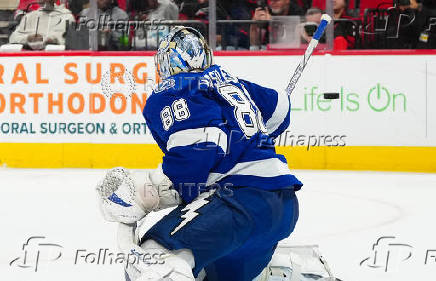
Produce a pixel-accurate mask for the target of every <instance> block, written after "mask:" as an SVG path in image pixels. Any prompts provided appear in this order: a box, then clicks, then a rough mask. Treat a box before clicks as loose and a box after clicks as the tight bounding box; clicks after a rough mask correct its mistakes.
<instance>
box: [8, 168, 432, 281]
mask: <svg viewBox="0 0 436 281" xmlns="http://www.w3.org/2000/svg"><path fill="white" fill-rule="evenodd" d="M103 174H104V171H103V170H84V169H66V170H65V169H61V170H33V169H0V192H1V193H0V195H1V197H0V198H1V199H0V218H1V227H0V280H6V281H33V280H40V281H60V280H62V281H70V280H71V281H87V280H90V281H91V280H92V281H94V280H105V281H121V280H123V276H122V269H121V268H120V266H119V265H114V264H112V265H111V264H109V263H108V261H107V260H106V261H105V264H101V262H100V264H96V261H94V263H91V262H92V259H93V257H94V256H92V255H89V256H88V257H87V259H86V261H87V262H88V263H86V262H85V258H83V257H79V258H78V259H77V261H76V260H75V258H76V251H77V250H85V251H86V252H85V251H82V252H81V253H85V254H87V253H91V252H98V250H99V249H100V248H101V249H105V248H108V249H109V250H110V251H111V252H117V248H116V243H115V241H116V240H115V231H116V226H115V225H114V224H111V223H107V222H104V221H103V220H102V218H101V216H100V213H99V211H98V209H97V205H96V198H95V196H96V194H95V192H94V186H95V183H96V182H97V181H98V180H99V179H100V178H101V177H102V176H103ZM295 174H296V175H297V177H299V178H300V179H301V180H302V181H303V182H304V184H305V185H304V187H303V189H302V190H301V191H300V192H298V197H299V200H300V220H299V222H298V224H297V227H296V229H295V232H294V233H293V234H292V235H291V237H290V238H289V239H287V240H286V241H284V243H289V244H292V245H303V244H318V245H319V246H320V250H321V252H322V253H323V254H324V256H325V258H326V259H327V261H328V262H329V264H330V267H331V268H332V270H333V271H334V272H335V273H336V275H337V276H338V277H340V278H341V279H343V280H346V281H349V280H351V281H352V280H357V281H378V280H380V281H390V280H395V281H400V280H407V281H410V280H414V281H415V280H436V260H435V258H434V257H433V258H432V257H431V256H436V225H435V224H436V220H435V214H436V174H415V173H380V172H336V171H335V172H333V171H300V170H299V171H295ZM31 236H44V237H45V239H41V240H38V241H41V242H39V243H54V244H59V245H61V246H62V248H61V249H59V248H57V247H56V246H39V247H35V246H34V247H33V248H29V247H27V248H26V249H27V253H28V254H27V261H26V263H24V260H23V253H24V251H23V250H22V247H23V243H24V242H25V241H26V240H27V239H28V238H29V237H31ZM382 236H395V237H396V238H395V239H392V240H385V241H387V243H392V244H407V245H409V246H404V245H390V246H386V247H379V248H378V257H379V258H378V260H377V262H376V263H374V261H373V259H370V260H368V261H367V262H364V263H363V264H362V265H360V263H361V261H362V260H364V259H365V258H368V257H373V256H374V252H373V251H372V246H373V244H374V243H375V242H376V240H377V239H378V238H380V237H382ZM35 241H37V240H35ZM38 249H39V252H40V259H39V265H38V269H37V272H35V268H34V262H33V261H34V259H35V257H36V253H37V252H38ZM388 249H389V250H390V251H389V252H390V258H389V263H388V269H387V272H385V269H386V266H385V265H386V262H385V261H386V259H385V257H386V255H385V254H386V253H387V250H388ZM427 250H435V251H430V252H428V257H427V261H426V254H427ZM59 252H62V256H61V257H60V258H59V259H58V260H56V261H49V260H47V259H50V258H53V257H56V256H57V255H58V253H59ZM409 253H411V254H412V255H411V257H409V258H408V259H407V260H405V261H402V260H403V259H405V258H406V257H408V256H409ZM17 257H20V259H19V260H17V261H16V262H14V263H12V265H10V262H11V261H12V260H14V259H15V258H17ZM371 264H372V265H373V267H369V266H368V265H371ZM18 265H28V266H29V267H28V268H24V267H19V266H18ZM378 266H379V267H378Z"/></svg>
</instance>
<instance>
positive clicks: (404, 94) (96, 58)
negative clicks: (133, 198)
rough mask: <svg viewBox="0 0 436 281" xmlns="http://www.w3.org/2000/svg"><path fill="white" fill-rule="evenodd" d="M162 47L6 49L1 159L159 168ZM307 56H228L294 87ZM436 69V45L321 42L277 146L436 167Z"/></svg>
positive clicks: (365, 162) (327, 157) (321, 165)
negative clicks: (156, 56) (152, 117)
mask: <svg viewBox="0 0 436 281" xmlns="http://www.w3.org/2000/svg"><path fill="white" fill-rule="evenodd" d="M260 54H263V55H262V56H260ZM152 55H153V53H150V52H132V53H127V55H126V53H123V54H122V55H121V54H117V53H114V52H108V53H98V52H97V53H93V52H65V53H49V54H47V53H45V54H44V53H37V52H33V53H20V54H0V164H2V165H4V166H8V167H49V168H61V167H92V168H108V167H113V166H120V165H122V166H127V167H132V168H154V167H156V166H157V164H158V163H159V162H160V161H161V159H162V153H161V152H160V151H159V149H158V147H157V145H156V144H155V142H154V141H153V138H152V136H151V134H150V133H149V131H148V129H147V128H146V124H145V121H144V119H143V117H142V114H141V110H142V107H143V106H144V104H145V103H146V98H147V97H148V96H149V94H150V93H151V89H152V87H153V85H154V84H155V82H156V79H157V77H156V73H155V68H154V64H153V57H152ZM299 58H300V57H299V53H295V52H266V53H258V52H236V53H217V56H216V62H217V63H218V64H220V65H222V66H224V67H225V68H227V69H228V70H229V71H230V72H231V73H233V74H234V75H236V76H238V77H241V78H244V79H248V80H251V81H255V82H257V83H259V84H262V85H265V86H268V87H272V88H275V89H283V88H284V87H285V86H286V83H287V81H288V79H289V76H290V73H292V72H293V69H294V67H295V66H296V65H297V63H298V60H299ZM435 76H436V52H434V51H425V52H413V53H408V52H403V51H394V52H385V53H373V52H366V51H363V52H318V53H317V54H316V55H315V56H314V57H313V58H312V60H311V62H310V63H309V65H308V66H307V68H306V70H305V73H304V74H303V76H302V78H301V80H300V82H299V84H298V86H297V88H296V89H295V91H294V93H293V96H292V99H291V100H292V116H291V127H290V128H289V129H288V130H287V131H286V132H285V133H284V134H283V135H282V136H281V137H280V138H279V139H278V140H277V144H276V145H277V150H278V151H279V152H280V153H282V154H284V155H285V156H286V157H287V159H288V161H289V165H290V167H291V168H297V169H298V168H301V169H345V170H347V169H351V170H392V171H421V172H436V96H435V95H434V93H435V92H436V79H435V78H436V77H435ZM325 92H337V93H339V94H340V99H338V100H324V99H323V96H322V93H325Z"/></svg>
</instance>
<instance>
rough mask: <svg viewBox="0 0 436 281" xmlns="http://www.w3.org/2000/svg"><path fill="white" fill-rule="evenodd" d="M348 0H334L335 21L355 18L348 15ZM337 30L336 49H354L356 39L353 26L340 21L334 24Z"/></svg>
mask: <svg viewBox="0 0 436 281" xmlns="http://www.w3.org/2000/svg"><path fill="white" fill-rule="evenodd" d="M347 5H348V1H347V0H333V19H334V20H336V19H348V20H352V19H353V18H352V17H350V16H348V15H347ZM334 29H335V31H334V32H335V34H334V36H335V42H334V44H335V47H336V49H353V48H354V45H355V43H356V42H355V38H354V36H353V33H354V32H355V31H354V30H353V25H352V24H351V23H350V22H346V21H342V22H341V21H338V22H335V24H334Z"/></svg>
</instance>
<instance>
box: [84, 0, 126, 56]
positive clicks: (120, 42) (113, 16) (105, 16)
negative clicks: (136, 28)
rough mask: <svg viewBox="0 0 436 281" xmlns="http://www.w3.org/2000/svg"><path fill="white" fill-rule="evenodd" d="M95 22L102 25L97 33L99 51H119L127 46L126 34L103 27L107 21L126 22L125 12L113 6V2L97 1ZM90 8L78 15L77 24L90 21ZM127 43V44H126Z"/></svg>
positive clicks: (109, 0)
mask: <svg viewBox="0 0 436 281" xmlns="http://www.w3.org/2000/svg"><path fill="white" fill-rule="evenodd" d="M97 8H98V9H97V20H98V22H99V25H100V24H103V29H102V30H99V31H98V45H99V50H121V49H124V48H126V47H127V46H128V36H127V32H124V31H123V30H117V29H116V28H115V26H104V23H107V22H108V21H115V22H116V21H118V22H120V21H126V22H127V21H128V19H129V16H128V15H127V13H126V12H125V11H123V10H122V9H120V8H118V7H117V6H116V5H114V2H113V0H97ZM92 18H93V15H92V10H91V8H86V9H85V10H83V11H82V12H81V13H80V19H79V22H86V20H88V19H92ZM126 41H127V42H126Z"/></svg>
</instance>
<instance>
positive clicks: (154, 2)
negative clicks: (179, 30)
mask: <svg viewBox="0 0 436 281" xmlns="http://www.w3.org/2000/svg"><path fill="white" fill-rule="evenodd" d="M129 10H130V11H131V13H132V17H134V18H135V19H137V20H149V21H153V20H177V19H178V17H179V9H178V8H177V5H176V4H175V3H174V2H172V1H171V0H132V1H130V8H129Z"/></svg>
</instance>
